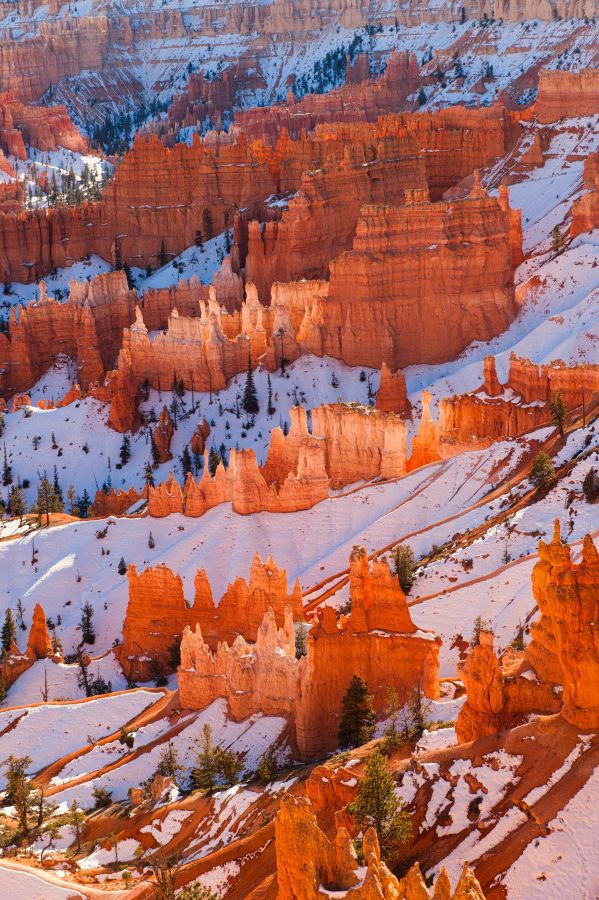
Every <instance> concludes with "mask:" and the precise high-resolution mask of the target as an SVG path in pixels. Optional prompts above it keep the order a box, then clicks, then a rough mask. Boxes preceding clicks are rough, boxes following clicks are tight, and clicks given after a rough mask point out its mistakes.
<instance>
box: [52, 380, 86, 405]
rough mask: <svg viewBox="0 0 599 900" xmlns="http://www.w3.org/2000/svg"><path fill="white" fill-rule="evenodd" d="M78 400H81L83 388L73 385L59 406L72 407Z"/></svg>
mask: <svg viewBox="0 0 599 900" xmlns="http://www.w3.org/2000/svg"><path fill="white" fill-rule="evenodd" d="M77 400H81V388H80V386H79V385H78V384H73V385H71V387H70V388H69V389H68V391H67V392H66V394H65V395H64V397H63V398H62V400H61V401H60V403H59V404H58V405H59V407H63V406H70V404H71V403H76V402H77Z"/></svg>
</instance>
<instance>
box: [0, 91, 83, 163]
mask: <svg viewBox="0 0 599 900" xmlns="http://www.w3.org/2000/svg"><path fill="white" fill-rule="evenodd" d="M26 144H27V145H29V146H31V147H37V149H38V150H43V151H47V150H56V149H57V148H58V147H65V148H66V149H67V150H72V151H74V152H75V153H88V152H89V143H88V141H87V139H86V138H84V137H83V135H82V134H81V133H80V132H79V131H78V130H77V128H75V126H74V125H73V122H72V121H71V118H70V116H69V115H68V113H67V111H66V108H65V107H64V106H45V107H41V106H26V105H25V104H24V103H21V102H19V101H18V100H17V99H16V98H15V95H14V94H11V93H9V92H4V93H2V94H0V147H1V148H2V150H4V151H5V152H6V153H11V154H12V155H13V156H16V157H18V159H27V151H26V149H25V145H26Z"/></svg>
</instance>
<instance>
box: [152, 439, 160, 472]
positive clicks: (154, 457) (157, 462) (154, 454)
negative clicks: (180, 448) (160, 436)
mask: <svg viewBox="0 0 599 900" xmlns="http://www.w3.org/2000/svg"><path fill="white" fill-rule="evenodd" d="M150 452H151V454H152V465H153V466H154V468H155V469H157V468H158V466H159V465H160V453H159V452H158V447H157V446H156V441H155V440H154V435H152V437H151V439H150Z"/></svg>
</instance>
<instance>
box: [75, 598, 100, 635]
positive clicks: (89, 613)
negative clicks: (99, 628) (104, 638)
mask: <svg viewBox="0 0 599 900" xmlns="http://www.w3.org/2000/svg"><path fill="white" fill-rule="evenodd" d="M79 627H80V629H81V640H82V641H83V643H84V644H95V643H96V631H95V629H94V608H93V606H92V605H91V603H90V602H89V600H87V601H86V602H85V603H84V604H83V607H82V610H81V621H80V623H79Z"/></svg>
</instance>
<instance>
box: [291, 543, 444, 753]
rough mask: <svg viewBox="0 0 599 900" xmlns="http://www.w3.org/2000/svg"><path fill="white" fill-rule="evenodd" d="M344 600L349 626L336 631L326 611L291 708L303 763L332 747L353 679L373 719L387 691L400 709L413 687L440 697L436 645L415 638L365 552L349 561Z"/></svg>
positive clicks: (400, 601)
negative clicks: (367, 696)
mask: <svg viewBox="0 0 599 900" xmlns="http://www.w3.org/2000/svg"><path fill="white" fill-rule="evenodd" d="M350 598H351V600H352V611H351V615H350V618H349V621H347V622H342V623H341V625H339V624H338V623H337V621H336V616H335V611H334V609H332V608H331V607H324V608H322V609H321V610H320V611H319V612H320V616H319V619H318V622H317V624H316V625H315V626H313V627H312V629H311V630H310V632H309V634H308V655H307V656H306V657H304V658H303V659H302V660H301V666H300V683H299V695H298V700H297V704H296V738H297V745H298V748H299V750H300V753H301V754H302V755H304V756H306V757H314V756H321V755H323V754H324V753H326V752H328V751H329V750H332V749H333V748H334V747H336V746H337V731H338V725H339V715H340V709H341V700H342V697H343V694H344V693H345V691H346V690H347V686H348V684H349V682H350V680H351V678H352V676H353V675H359V676H360V677H361V678H363V679H364V680H365V681H366V682H367V683H368V686H369V689H370V692H371V693H372V695H373V697H374V705H375V708H376V709H377V711H382V710H383V709H384V708H385V704H386V692H387V689H388V687H389V685H393V686H394V687H395V688H396V690H397V692H398V695H399V697H400V701H403V700H405V699H406V698H407V697H409V696H410V694H411V692H412V691H413V689H414V688H415V686H416V685H420V688H421V690H422V691H423V692H424V693H425V694H426V695H427V696H430V697H436V696H437V695H438V670H439V659H438V657H439V646H440V644H441V640H440V638H439V637H437V635H435V634H433V633H432V632H424V631H420V630H417V628H416V626H415V625H414V624H413V623H412V621H411V618H410V614H409V611H408V608H407V603H406V599H405V596H404V595H403V593H402V590H401V588H400V587H399V583H398V581H397V579H396V578H394V577H393V576H392V575H391V572H390V570H389V566H388V565H387V563H386V561H384V560H383V561H375V562H373V564H372V571H371V570H370V567H369V565H368V560H367V558H366V553H365V551H364V549H363V548H356V549H355V550H354V551H353V552H352V555H351V558H350Z"/></svg>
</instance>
